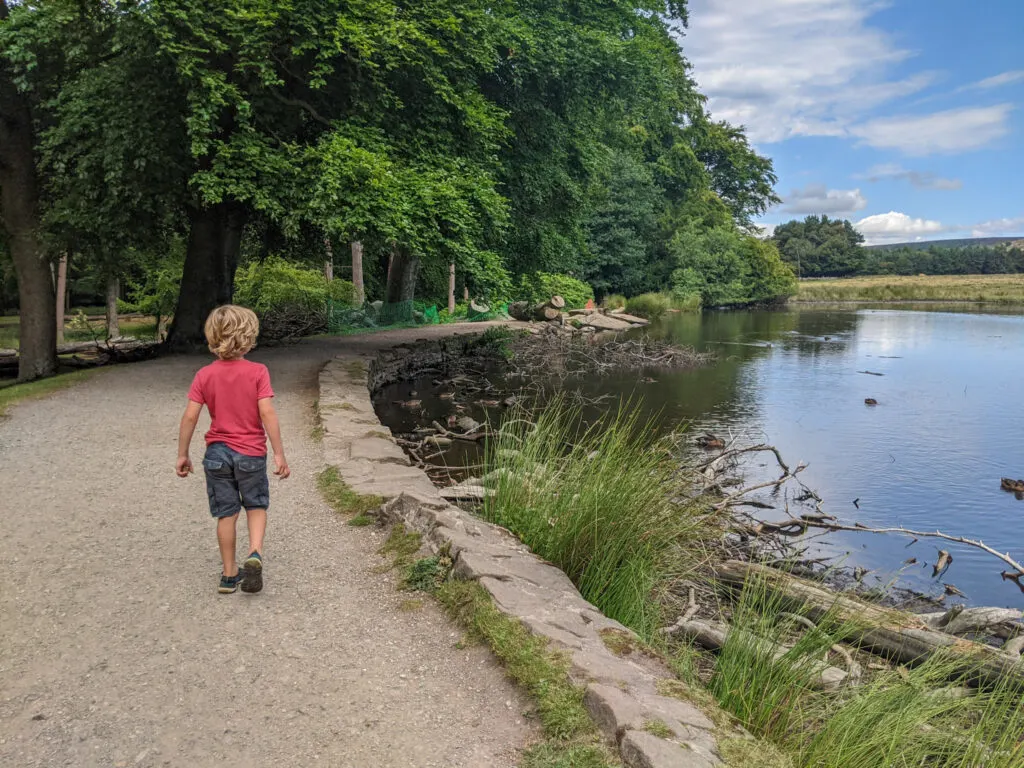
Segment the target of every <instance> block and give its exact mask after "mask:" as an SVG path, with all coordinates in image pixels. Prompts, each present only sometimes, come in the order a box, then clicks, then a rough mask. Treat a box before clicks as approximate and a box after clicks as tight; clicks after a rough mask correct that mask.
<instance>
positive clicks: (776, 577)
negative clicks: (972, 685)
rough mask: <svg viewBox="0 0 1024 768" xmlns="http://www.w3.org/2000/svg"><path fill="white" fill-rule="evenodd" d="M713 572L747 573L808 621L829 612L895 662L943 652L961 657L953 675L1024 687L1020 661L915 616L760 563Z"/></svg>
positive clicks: (732, 564) (732, 579)
mask: <svg viewBox="0 0 1024 768" xmlns="http://www.w3.org/2000/svg"><path fill="white" fill-rule="evenodd" d="M715 575H716V576H717V578H718V579H719V581H721V582H722V583H723V584H728V585H732V586H737V587H742V586H743V585H744V584H745V583H746V581H747V580H748V579H749V578H751V577H754V578H757V579H759V580H760V581H761V582H762V583H763V584H764V586H765V588H767V589H770V590H771V591H772V592H774V593H776V594H778V595H779V596H780V597H781V598H782V599H783V601H784V602H785V603H787V604H789V605H791V606H793V607H795V608H797V609H802V612H803V613H805V614H806V615H807V616H808V617H809V618H811V619H812V620H814V621H820V619H821V618H822V617H824V616H826V615H827V614H831V615H832V616H833V617H834V619H835V620H836V621H837V622H838V623H839V624H840V625H841V626H843V627H845V628H846V629H847V635H848V637H847V639H848V640H849V641H851V642H854V643H856V644H858V645H860V646H861V647H862V648H864V649H865V650H869V651H871V652H873V653H877V654H879V655H881V656H885V657H887V658H889V659H892V660H893V661H896V662H898V663H901V664H907V665H911V666H913V665H916V664H921V663H923V662H925V661H927V660H928V659H929V658H930V657H932V656H933V655H935V654H937V653H942V652H945V653H947V654H948V655H950V656H951V657H953V658H956V657H959V658H960V659H961V663H959V664H956V665H955V666H954V672H955V673H956V674H962V675H965V676H967V677H968V678H969V679H971V680H973V681H975V682H978V683H980V684H983V685H987V686H993V685H996V684H998V683H999V682H1001V681H1002V680H1004V679H1007V678H1009V679H1010V680H1011V681H1012V682H1014V683H1015V684H1016V685H1019V686H1021V687H1024V664H1019V663H1016V661H1015V659H1014V658H1012V657H1011V656H1010V655H1009V654H1004V653H1001V652H1000V651H999V650H997V649H995V648H990V647H989V646H986V645H983V644H981V643H975V642H972V641H970V640H964V639H963V638H959V637H955V636H953V635H949V634H946V633H944V632H939V631H936V630H934V629H932V628H931V627H929V626H928V625H927V624H926V623H925V622H924V621H922V620H921V619H919V618H917V617H915V616H911V615H909V614H905V613H901V612H899V611H895V610H892V609H890V608H882V607H880V606H877V605H872V604H871V603H867V602H865V601H863V600H859V599H856V598H853V597H849V596H847V595H840V594H836V593H835V592H833V591H831V590H829V589H827V588H826V587H824V586H822V585H820V584H815V583H813V582H810V581H806V580H804V579H800V578H797V577H796V576H791V575H789V574H787V573H783V572H782V571H778V570H775V569H773V568H767V567H765V566H763V565H756V564H752V563H744V562H740V561H738V560H729V561H727V562H725V563H722V564H721V565H719V566H718V567H716V568H715Z"/></svg>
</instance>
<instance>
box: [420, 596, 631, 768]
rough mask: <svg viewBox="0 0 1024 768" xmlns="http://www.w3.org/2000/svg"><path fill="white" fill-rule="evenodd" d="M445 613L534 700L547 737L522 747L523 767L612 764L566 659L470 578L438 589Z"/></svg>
mask: <svg viewBox="0 0 1024 768" xmlns="http://www.w3.org/2000/svg"><path fill="white" fill-rule="evenodd" d="M437 597H438V599H439V600H440V601H441V603H442V604H443V605H444V606H445V608H446V609H447V611H448V613H449V614H450V615H451V616H452V617H453V618H454V619H455V620H456V621H458V622H459V623H460V624H461V625H462V626H464V627H465V628H466V629H467V631H468V632H469V633H470V634H471V635H472V636H473V637H475V638H477V639H479V640H482V641H483V642H486V643H487V645H488V646H489V647H490V648H491V650H492V651H493V652H494V654H495V656H497V657H498V658H499V659H501V661H502V662H503V663H504V665H505V670H506V672H507V674H508V676H509V677H510V678H511V679H512V680H514V681H515V682H517V683H518V684H519V685H521V686H522V687H523V688H524V689H525V690H526V691H527V692H528V693H529V694H530V695H531V696H532V697H533V699H534V701H535V702H536V704H537V711H538V714H539V716H540V722H541V725H542V727H543V728H544V734H545V736H546V737H547V740H546V741H545V742H543V743H541V744H539V745H537V746H536V747H534V748H533V749H530V750H528V751H527V753H526V754H525V755H524V757H523V761H522V762H521V763H520V765H522V766H524V768H613V766H615V765H617V761H616V760H614V759H613V758H612V757H611V755H610V754H609V753H608V751H607V749H606V748H605V747H604V746H603V745H602V744H601V739H600V734H599V733H598V731H597V727H596V726H595V725H594V723H593V721H592V720H591V719H590V716H589V715H588V714H587V710H586V708H585V707H584V706H583V689H582V688H579V687H578V686H575V685H573V684H572V682H571V681H570V680H569V675H568V672H569V663H568V661H567V660H566V658H565V657H564V656H562V655H560V654H556V653H553V652H552V651H551V649H550V648H549V647H548V644H547V641H545V640H544V639H543V638H541V637H538V636H536V635H532V634H530V633H529V632H528V631H527V630H526V628H525V627H524V626H523V625H522V624H521V623H520V622H518V621H516V620H515V619H512V618H510V617H508V616H505V615H504V614H502V613H501V612H500V611H498V609H497V608H496V607H495V606H494V603H493V602H492V601H491V598H490V595H488V594H487V592H486V591H485V590H484V589H483V587H481V586H480V585H479V584H476V583H475V582H467V581H457V580H450V581H447V582H445V584H443V585H442V586H441V588H440V589H439V590H438V591H437Z"/></svg>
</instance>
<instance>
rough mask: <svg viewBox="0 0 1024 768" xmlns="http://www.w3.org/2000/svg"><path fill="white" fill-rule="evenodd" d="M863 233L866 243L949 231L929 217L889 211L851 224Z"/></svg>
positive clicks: (874, 243)
mask: <svg viewBox="0 0 1024 768" xmlns="http://www.w3.org/2000/svg"><path fill="white" fill-rule="evenodd" d="M853 226H854V227H855V228H856V229H857V231H858V232H860V233H861V234H862V235H864V239H865V240H866V241H867V244H868V245H878V244H881V243H899V242H902V241H904V240H921V239H923V238H924V237H925V236H927V235H937V234H940V233H942V232H947V231H949V227H946V226H943V224H942V223H941V222H938V221H932V220H930V219H915V218H912V217H910V216H908V215H907V214H905V213H899V212H897V211H889V213H878V214H875V215H874V216H868V217H867V218H864V219H861V220H860V221H858V222H857V223H855V224H854V225H853Z"/></svg>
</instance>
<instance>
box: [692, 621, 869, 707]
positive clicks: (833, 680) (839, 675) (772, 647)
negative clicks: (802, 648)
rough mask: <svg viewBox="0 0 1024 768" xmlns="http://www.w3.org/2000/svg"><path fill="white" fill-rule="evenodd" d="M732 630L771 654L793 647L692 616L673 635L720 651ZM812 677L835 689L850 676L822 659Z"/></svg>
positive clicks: (816, 683) (778, 655) (821, 686)
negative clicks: (692, 617) (822, 661)
mask: <svg viewBox="0 0 1024 768" xmlns="http://www.w3.org/2000/svg"><path fill="white" fill-rule="evenodd" d="M730 632H740V633H742V636H743V639H744V641H745V642H746V643H748V644H749V646H750V647H753V648H758V649H764V651H765V654H766V655H767V653H769V652H770V653H771V654H772V656H773V657H774V658H776V659H780V658H782V657H783V656H785V655H786V653H788V652H789V649H788V648H786V647H785V646H783V645H779V644H777V643H774V642H772V641H770V640H766V639H764V638H760V637H757V636H756V635H753V634H751V633H750V632H747V631H746V630H742V629H737V628H736V627H732V628H731V629H730V628H729V626H728V625H726V624H721V623H719V622H717V621H704V620H702V619H690V620H688V621H680V622H679V623H678V624H677V625H676V626H675V627H674V628H673V632H672V634H673V635H681V636H682V637H685V638H686V639H687V640H692V641H693V642H695V643H696V644H697V645H699V646H700V647H701V648H704V649H706V650H709V651H720V650H721V649H722V648H723V647H724V646H725V639H726V637H727V636H728V635H729V633H730ZM819 667H820V668H818V669H816V670H815V674H814V676H813V677H812V678H811V685H812V687H814V688H817V689H819V690H834V689H835V688H838V687H839V686H841V685H842V684H843V683H844V682H845V681H846V679H847V677H849V675H848V674H847V673H846V672H844V671H843V670H841V669H839V668H838V667H832V666H829V665H828V664H824V663H821V662H819Z"/></svg>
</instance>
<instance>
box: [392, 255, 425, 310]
mask: <svg viewBox="0 0 1024 768" xmlns="http://www.w3.org/2000/svg"><path fill="white" fill-rule="evenodd" d="M419 266H420V260H419V259H418V258H417V257H415V256H413V255H411V254H410V253H409V252H408V251H407V250H406V249H404V248H396V249H395V252H394V254H393V258H392V260H391V269H390V270H389V272H388V289H387V295H386V296H385V297H384V301H385V302H386V303H388V304H398V303H399V302H402V301H412V300H413V297H414V296H415V295H416V276H417V273H418V272H419Z"/></svg>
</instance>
